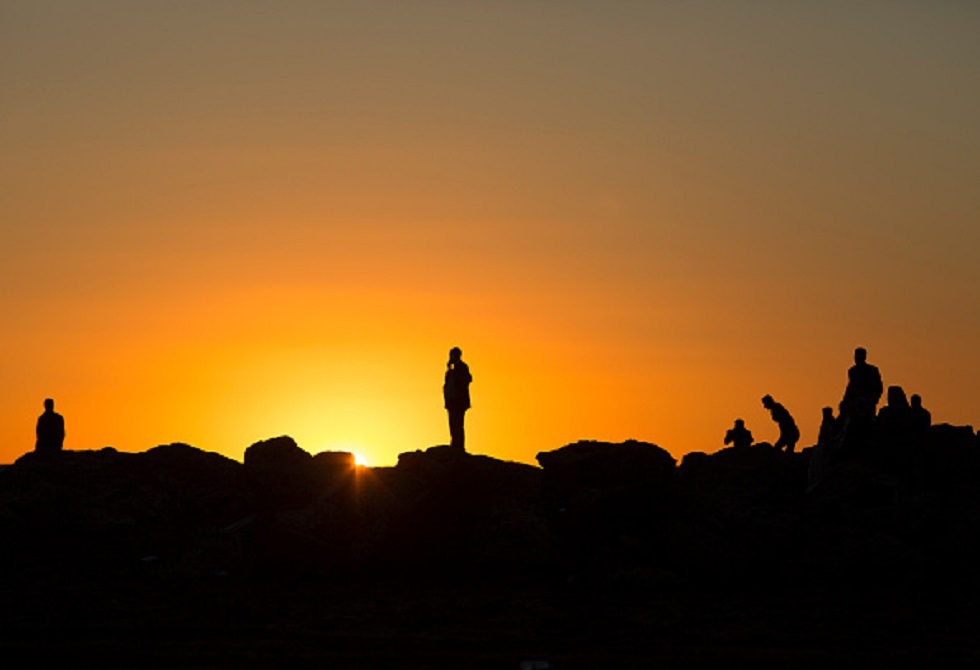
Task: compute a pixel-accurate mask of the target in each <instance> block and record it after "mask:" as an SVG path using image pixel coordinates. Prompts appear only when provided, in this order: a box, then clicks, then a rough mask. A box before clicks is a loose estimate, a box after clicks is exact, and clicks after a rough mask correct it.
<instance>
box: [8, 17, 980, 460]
mask: <svg viewBox="0 0 980 670" xmlns="http://www.w3.org/2000/svg"><path fill="white" fill-rule="evenodd" d="M978 36H980V4H977V3H973V2H956V1H953V0H950V1H948V2H931V3H927V2H902V1H900V0H894V1H891V2H853V1H852V2H819V3H817V2H813V3H788V2H776V1H773V2H764V1H759V2H749V1H746V2H727V1H726V2H708V1H699V2H659V3H658V2H626V1H618V2H617V1H609V0H605V1H603V2H571V1H563V2H543V1H542V2H507V1H503V0H500V1H497V2H476V1H471V2H462V3H461V2H412V3H407V2H385V3H382V2H314V1H312V0H311V1H309V2H299V1H285V0H279V1H276V2H271V1H270V2H254V1H244V0H236V1H234V2H218V1H208V2H193V3H192V2H184V3H178V2H163V1H159V2H140V1H137V0H129V1H125V2H123V1H120V2H102V1H90V2H78V1H63V2H45V1H43V0H42V1H39V0H32V1H30V2H9V1H6V0H0V111H2V115H0V281H2V292H0V316H2V324H3V325H2V328H0V462H10V461H12V460H14V459H15V458H16V457H17V456H19V455H20V454H22V453H24V452H25V451H28V450H30V449H31V448H33V439H34V437H33V430H34V421H35V419H36V417H37V415H38V414H39V413H40V412H41V410H42V400H43V399H44V398H45V397H49V396H50V397H54V398H55V400H56V402H57V409H59V410H60V411H61V412H62V413H63V414H64V415H65V418H66V421H67V427H68V440H67V442H66V447H67V448H71V449H95V448H101V447H103V446H106V445H112V446H115V447H117V448H119V449H122V450H130V451H136V450H144V449H147V448H149V447H152V446H155V445H157V444H162V443H169V442H174V441H183V442H188V443H191V444H194V445H195V446H199V447H201V448H204V449H208V450H212V451H220V452H222V453H225V454H227V455H229V456H232V457H234V458H241V456H242V453H243V452H244V449H245V448H246V447H247V446H248V445H249V444H251V443H252V442H255V441H257V440H259V439H264V438H268V437H272V436H275V435H280V434H289V435H292V436H293V437H295V438H296V439H297V441H298V442H299V443H300V445H301V446H302V447H304V448H306V449H307V450H309V451H311V452H317V451H320V450H323V449H338V448H340V449H352V450H355V451H358V452H361V453H362V454H363V455H364V456H365V457H366V458H367V459H368V460H369V461H370V462H372V463H378V464H385V463H393V462H394V461H395V459H396V457H397V454H398V453H399V452H402V451H408V450H414V449H419V448H425V447H428V446H430V445H433V444H439V443H445V442H447V441H448V429H447V424H446V415H445V411H444V410H443V408H442V398H441V385H442V375H443V372H444V369H445V361H446V357H447V352H448V350H449V348H450V347H451V346H454V345H456V346H460V347H462V349H463V353H464V359H465V360H467V361H468V362H469V364H470V366H471V369H472V372H473V376H474V380H475V381H474V383H473V386H472V389H471V393H472V396H473V409H472V410H471V412H469V414H468V416H467V437H468V447H469V449H470V450H471V451H475V452H478V453H486V454H490V455H493V456H497V457H500V458H508V459H514V460H521V461H527V462H533V459H534V454H535V453H537V452H538V451H542V450H550V449H555V448H558V447H560V446H562V445H563V444H565V443H567V442H571V441H574V440H577V439H581V438H592V439H603V440H611V441H618V440H622V439H626V438H629V437H633V438H637V439H643V440H648V441H652V442H656V443H657V444H660V445H661V446H663V447H665V448H667V449H668V450H670V451H671V452H672V453H673V454H674V455H675V456H678V457H679V456H681V455H682V454H684V453H686V452H688V451H694V450H699V451H714V450H717V449H719V448H721V446H722V444H721V440H722V437H723V435H724V433H725V431H726V430H727V429H728V428H730V427H731V424H732V422H733V420H734V419H735V418H736V417H742V418H744V419H745V421H746V424H747V426H748V427H749V428H750V429H751V430H752V431H753V433H754V434H755V436H756V438H757V439H765V440H774V439H775V437H776V434H777V429H776V427H775V425H774V424H773V423H772V422H771V421H770V420H769V418H768V414H767V413H766V412H765V410H764V409H763V408H762V406H761V404H760V402H759V398H761V396H762V395H764V394H766V393H771V394H772V395H773V396H775V397H776V399H777V400H779V401H781V402H783V404H785V405H786V406H787V407H788V408H789V409H790V411H791V412H792V413H793V414H794V415H795V416H796V418H797V421H798V423H799V424H800V427H801V428H802V431H803V439H802V443H801V446H802V445H805V444H811V443H813V442H814V441H815V440H816V431H817V425H818V422H819V418H820V408H821V407H822V406H823V405H828V404H830V405H836V404H837V402H838V401H839V400H840V397H841V394H842V392H843V389H844V384H845V378H846V370H847V367H848V365H849V364H850V362H851V356H852V351H853V348H854V347H855V346H857V345H864V346H866V347H867V348H868V350H869V360H870V361H871V362H872V363H875V364H877V365H878V366H879V367H880V368H881V371H882V374H883V377H884V380H885V384H886V385H888V384H900V385H902V386H903V387H904V388H905V390H906V391H907V392H908V393H910V394H911V393H920V394H921V395H922V396H923V399H924V404H925V405H926V406H927V407H928V408H930V409H931V410H932V412H933V417H934V419H935V420H936V421H948V422H951V423H959V424H965V423H971V424H974V425H976V424H980V407H978V392H977V380H978V379H980V353H978V351H977V343H978V341H980V272H978V271H977V258H978V254H980V188H978V185H980V39H978Z"/></svg>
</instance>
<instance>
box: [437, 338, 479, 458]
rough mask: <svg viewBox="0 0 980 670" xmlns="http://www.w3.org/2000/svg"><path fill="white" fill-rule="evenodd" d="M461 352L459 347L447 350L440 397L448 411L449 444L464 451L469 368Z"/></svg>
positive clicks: (468, 396) (468, 405) (468, 403)
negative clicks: (444, 377) (464, 420)
mask: <svg viewBox="0 0 980 670" xmlns="http://www.w3.org/2000/svg"><path fill="white" fill-rule="evenodd" d="M462 356H463V351H462V350H461V349H460V348H459V347H453V348H452V349H450V350H449V362H448V363H447V364H446V381H445V383H444V384H443V385H442V397H443V399H444V400H445V403H446V409H447V410H448V411H449V436H450V439H451V442H450V444H451V445H452V446H453V447H456V448H458V449H459V450H460V451H465V449H466V435H465V434H464V432H463V417H464V416H465V414H466V410H468V409H469V408H470V382H472V381H473V376H472V375H470V368H469V366H468V365H466V363H464V362H463V358H462Z"/></svg>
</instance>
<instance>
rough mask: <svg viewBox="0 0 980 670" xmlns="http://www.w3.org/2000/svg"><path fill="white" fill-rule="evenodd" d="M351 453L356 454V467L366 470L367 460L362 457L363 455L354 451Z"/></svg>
mask: <svg viewBox="0 0 980 670" xmlns="http://www.w3.org/2000/svg"><path fill="white" fill-rule="evenodd" d="M351 453H352V454H354V465H356V466H358V467H360V468H366V467H368V462H367V459H366V458H364V456H362V455H361V454H359V453H357V452H356V451H352V452H351Z"/></svg>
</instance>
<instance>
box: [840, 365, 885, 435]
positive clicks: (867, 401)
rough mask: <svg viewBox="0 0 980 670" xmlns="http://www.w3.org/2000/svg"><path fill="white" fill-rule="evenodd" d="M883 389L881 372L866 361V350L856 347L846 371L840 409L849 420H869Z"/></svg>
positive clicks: (872, 416) (872, 415)
mask: <svg viewBox="0 0 980 670" xmlns="http://www.w3.org/2000/svg"><path fill="white" fill-rule="evenodd" d="M883 391H884V386H882V383H881V373H880V372H879V371H878V368H877V367H875V366H874V365H871V364H870V363H868V352H867V350H866V349H865V348H864V347H858V348H857V349H855V350H854V365H852V366H851V367H850V369H849V370H848V371H847V388H846V389H845V390H844V400H843V401H842V403H841V409H842V410H843V412H845V413H846V415H847V418H849V419H851V420H856V421H861V422H865V423H866V422H870V421H871V420H872V419H873V418H874V416H875V410H876V409H877V407H878V401H879V400H881V394H882V392H883Z"/></svg>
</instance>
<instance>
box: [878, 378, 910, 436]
mask: <svg viewBox="0 0 980 670" xmlns="http://www.w3.org/2000/svg"><path fill="white" fill-rule="evenodd" d="M875 425H876V427H877V428H878V434H879V435H880V436H881V437H882V438H884V439H886V440H888V439H896V438H904V437H907V436H908V433H909V429H910V428H911V427H912V408H911V407H910V406H909V401H908V399H907V398H906V397H905V391H904V390H903V389H902V387H901V386H889V387H888V402H887V404H886V405H885V406H884V407H882V408H881V411H880V412H878V417H877V419H875Z"/></svg>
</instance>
